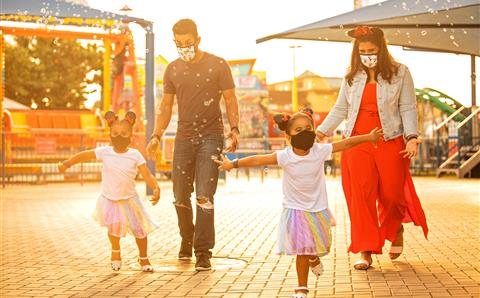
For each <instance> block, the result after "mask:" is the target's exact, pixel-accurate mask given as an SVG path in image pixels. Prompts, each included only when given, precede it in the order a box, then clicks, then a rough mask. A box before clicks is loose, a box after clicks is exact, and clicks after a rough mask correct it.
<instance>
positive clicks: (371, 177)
mask: <svg viewBox="0 0 480 298" xmlns="http://www.w3.org/2000/svg"><path fill="white" fill-rule="evenodd" d="M376 93H377V91H376V83H368V84H366V86H365V89H364V91H363V95H362V101H361V104H360V109H359V112H358V117H357V120H356V123H355V126H354V128H353V131H352V136H355V135H360V134H368V133H369V132H370V131H372V129H374V128H375V127H378V128H381V123H380V118H379V115H378V108H377V94H376ZM404 148H405V143H404V141H403V137H401V136H400V137H398V138H395V139H393V140H389V141H383V140H381V141H379V142H378V143H377V148H375V147H374V146H373V144H372V143H363V144H361V145H358V146H356V147H354V148H352V149H349V150H345V151H344V152H343V154H342V185H343V191H344V193H345V197H346V199H347V205H348V212H349V214H350V222H351V240H352V243H351V245H350V247H349V249H348V251H349V252H353V253H358V252H361V251H371V252H372V253H377V254H380V253H382V247H383V245H384V243H385V239H387V240H389V241H394V240H395V238H396V235H397V232H398V230H399V228H400V224H401V223H402V222H403V223H407V222H412V221H413V222H414V224H415V225H417V226H421V227H422V229H423V233H424V235H425V237H427V233H428V227H427V222H426V219H425V214H424V212H423V209H422V206H421V204H420V200H419V199H418V196H417V194H416V192H415V187H414V185H413V181H412V177H411V176H410V172H409V165H410V160H409V159H408V158H403V156H402V154H400V153H399V152H400V151H401V150H403V149H404Z"/></svg>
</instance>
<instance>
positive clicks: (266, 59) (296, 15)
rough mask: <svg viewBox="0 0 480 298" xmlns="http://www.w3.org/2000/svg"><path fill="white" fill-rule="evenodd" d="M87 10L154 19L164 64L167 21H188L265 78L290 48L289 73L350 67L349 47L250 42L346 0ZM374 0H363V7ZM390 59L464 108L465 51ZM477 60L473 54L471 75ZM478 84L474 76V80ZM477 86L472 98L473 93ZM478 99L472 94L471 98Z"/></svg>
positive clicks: (132, 2) (139, 40)
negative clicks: (125, 12) (248, 61)
mask: <svg viewBox="0 0 480 298" xmlns="http://www.w3.org/2000/svg"><path fill="white" fill-rule="evenodd" d="M87 2H88V3H89V5H90V6H91V7H93V8H97V9H102V10H108V11H111V12H116V13H121V12H120V11H119V9H120V8H122V7H123V6H124V5H128V6H129V7H130V8H131V9H132V11H131V12H130V13H129V15H131V16H135V17H140V18H144V19H147V20H150V21H153V22H154V33H155V53H156V54H157V55H158V54H161V55H162V56H164V57H165V58H166V59H167V60H168V61H173V60H174V59H176V58H178V54H177V51H176V48H175V44H174V43H173V33H172V31H171V28H172V26H173V24H174V23H175V22H176V21H178V20H179V19H182V18H190V19H193V20H194V21H195V22H196V23H197V27H198V31H199V35H200V36H201V38H202V39H201V44H200V48H201V49H202V50H204V51H207V52H210V53H212V54H215V55H217V56H221V57H223V58H225V59H227V60H237V59H251V58H255V59H256V60H257V61H256V64H255V67H254V69H256V70H260V71H266V72H267V82H268V83H269V84H270V83H275V82H279V81H287V80H291V78H292V77H293V53H292V49H290V48H289V47H290V46H293V45H300V46H302V47H301V48H299V49H296V50H295V57H296V74H297V75H299V74H301V73H303V72H304V71H306V70H310V71H313V72H314V73H316V74H318V75H321V76H325V77H342V76H343V75H344V73H345V70H346V68H347V67H348V64H349V59H350V53H351V47H352V46H351V44H350V43H337V42H325V41H323V42H321V41H295V40H271V41H267V42H264V43H261V44H256V42H255V41H256V39H258V38H261V37H264V36H267V35H271V34H274V33H279V32H282V31H285V30H288V29H292V28H295V27H299V26H302V25H305V24H309V23H313V22H316V21H319V20H322V19H325V18H328V17H332V16H335V15H338V14H341V13H345V12H348V11H351V10H353V0H336V1H326V0H325V1H322V0H295V1H291V0H242V1H231V0H202V1H199V0H182V1H176V0H169V1H165V0H87ZM378 2H381V1H378V0H370V1H369V4H374V3H378ZM131 29H132V32H133V34H134V39H135V47H136V51H137V55H139V56H142V55H144V54H143V53H144V47H145V42H144V39H145V35H144V31H143V29H141V28H140V27H139V26H138V25H132V26H131ZM389 49H390V52H391V54H392V55H393V56H394V58H395V59H396V60H397V61H399V62H401V63H404V64H406V65H407V66H408V67H409V69H410V71H411V73H412V76H413V78H414V82H415V85H416V87H418V88H424V87H430V88H435V89H438V90H440V91H442V92H444V93H446V94H448V95H450V96H452V97H453V98H455V99H456V100H458V101H459V102H461V103H462V104H464V105H467V106H470V105H471V87H470V56H466V55H455V54H441V53H431V52H414V51H404V50H402V49H401V48H400V47H395V46H390V47H389ZM479 60H480V59H478V58H477V59H476V61H477V62H476V64H477V69H476V71H477V73H478V70H479V68H480V61H479ZM477 81H478V80H477ZM479 85H480V84H477V98H478V97H479V96H480V88H479V87H478V86H479ZM478 101H479V100H478V99H477V102H478Z"/></svg>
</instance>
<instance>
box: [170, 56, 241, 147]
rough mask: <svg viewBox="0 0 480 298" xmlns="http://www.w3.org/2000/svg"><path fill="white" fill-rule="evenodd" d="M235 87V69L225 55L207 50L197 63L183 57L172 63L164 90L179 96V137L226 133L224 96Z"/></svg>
mask: <svg viewBox="0 0 480 298" xmlns="http://www.w3.org/2000/svg"><path fill="white" fill-rule="evenodd" d="M233 88H235V83H234V82H233V77H232V72H231V70H230V67H229V65H228V63H227V62H226V61H225V60H224V59H223V58H220V57H217V56H215V55H212V54H209V53H204V56H203V57H202V59H201V60H200V61H198V62H197V63H188V62H185V61H183V60H181V59H177V60H175V61H173V62H172V63H170V64H169V65H168V66H167V69H166V70H165V75H164V78H163V92H164V93H168V94H175V95H176V96H177V103H178V128H177V137H180V138H194V137H202V136H205V135H213V134H217V135H222V134H223V121H222V112H221V110H220V99H221V96H222V91H224V90H228V89H233Z"/></svg>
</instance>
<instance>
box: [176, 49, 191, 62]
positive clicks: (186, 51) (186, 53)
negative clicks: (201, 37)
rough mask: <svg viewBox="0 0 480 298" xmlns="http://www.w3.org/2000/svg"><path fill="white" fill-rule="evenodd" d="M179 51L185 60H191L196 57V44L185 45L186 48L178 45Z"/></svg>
mask: <svg viewBox="0 0 480 298" xmlns="http://www.w3.org/2000/svg"><path fill="white" fill-rule="evenodd" d="M177 52H178V55H180V58H181V59H182V60H183V61H185V62H190V61H192V60H193V59H194V58H195V54H196V51H195V45H191V46H189V47H184V48H180V47H177Z"/></svg>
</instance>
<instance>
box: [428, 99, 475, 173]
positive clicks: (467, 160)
mask: <svg viewBox="0 0 480 298" xmlns="http://www.w3.org/2000/svg"><path fill="white" fill-rule="evenodd" d="M479 112H480V108H477V109H476V110H474V111H473V112H472V113H471V114H470V115H469V116H468V117H467V118H466V119H465V120H464V121H462V122H461V123H459V124H458V125H457V126H456V130H457V136H456V137H451V138H450V139H452V138H453V139H455V140H456V142H455V144H454V145H453V146H452V147H450V148H449V150H448V151H449V152H452V151H454V152H455V153H454V154H452V155H450V156H449V157H448V158H447V159H446V160H445V161H444V162H443V163H442V164H441V165H440V166H439V167H438V169H437V177H440V176H442V175H448V174H455V175H456V176H457V177H458V178H466V177H473V176H475V177H478V175H479V174H480V136H479V135H478V134H479V132H480V127H479V121H478V117H477V114H479ZM466 130H468V131H467V132H469V133H467V135H462V132H465V131H466Z"/></svg>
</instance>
